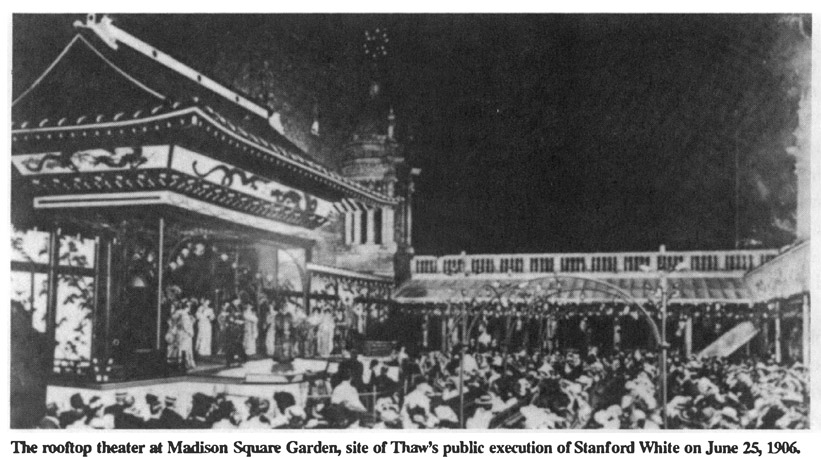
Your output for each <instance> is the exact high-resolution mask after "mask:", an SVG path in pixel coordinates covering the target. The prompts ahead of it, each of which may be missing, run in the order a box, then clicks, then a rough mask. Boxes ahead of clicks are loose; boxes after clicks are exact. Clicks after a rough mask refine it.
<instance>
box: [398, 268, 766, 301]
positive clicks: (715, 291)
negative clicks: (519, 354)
mask: <svg viewBox="0 0 821 458" xmlns="http://www.w3.org/2000/svg"><path fill="white" fill-rule="evenodd" d="M538 281H540V280H534V281H532V282H538ZM532 282H531V283H532ZM542 282H543V283H544V285H545V286H546V288H543V289H541V292H540V293H539V295H540V296H541V297H542V298H544V299H546V300H548V301H552V302H569V303H579V304H582V303H584V304H591V303H602V302H625V300H626V297H628V298H632V299H633V300H635V301H636V302H639V303H643V302H647V301H651V300H653V299H654V296H655V295H656V294H657V291H658V290H659V287H660V280H659V279H658V278H652V277H648V276H642V275H636V276H618V277H596V278H595V279H594V278H589V279H587V278H583V277H562V276H557V277H553V278H551V277H546V278H545V279H544V281H542ZM668 282H669V283H668V284H669V288H670V290H671V291H673V290H675V291H676V293H675V294H674V295H673V297H672V298H671V300H670V302H672V303H681V304H686V303H690V304H695V303H747V304H749V303H752V299H751V294H750V292H749V290H748V289H747V287H746V285H745V284H744V280H743V279H742V278H740V277H738V276H721V275H716V276H704V275H692V276H685V275H677V276H675V277H671V278H669V280H668ZM528 283H529V282H523V283H522V284H521V288H520V289H530V288H529V287H528V286H527V284H528ZM496 284H498V281H494V280H489V279H484V278H471V277H455V278H446V279H430V278H425V279H411V280H408V281H407V282H405V283H403V284H402V285H401V286H400V287H399V288H397V289H396V291H395V293H394V296H393V297H394V299H395V300H396V301H398V302H400V303H404V304H441V303H447V302H450V301H458V300H460V299H462V298H468V299H472V298H478V299H481V300H485V301H496V300H498V298H499V297H500V296H501V297H505V296H506V297H515V294H516V293H515V290H516V286H513V287H512V288H504V287H502V288H499V287H497V286H496ZM613 287H615V288H613ZM617 289H618V290H620V291H621V292H623V294H619V293H617V292H616V291H617ZM491 291H496V292H498V293H499V295H498V296H497V295H496V294H495V293H491ZM511 293H512V294H511Z"/></svg>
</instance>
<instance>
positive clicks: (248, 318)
mask: <svg viewBox="0 0 821 458" xmlns="http://www.w3.org/2000/svg"><path fill="white" fill-rule="evenodd" d="M242 318H243V320H245V325H244V326H245V329H244V332H243V334H242V346H243V347H244V348H245V354H246V355H247V356H253V355H256V354H257V337H258V336H259V328H257V323H258V322H259V318H257V314H256V313H254V307H253V306H252V305H251V304H248V305H246V306H245V312H244V313H243V314H242Z"/></svg>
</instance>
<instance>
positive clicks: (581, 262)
mask: <svg viewBox="0 0 821 458" xmlns="http://www.w3.org/2000/svg"><path fill="white" fill-rule="evenodd" d="M777 254H778V250H729V251H650V252H632V253H561V254H473V255H467V254H461V255H448V256H438V257H437V256H415V257H414V258H413V261H412V264H411V268H412V271H413V275H414V276H416V275H455V274H465V273H469V274H471V275H498V274H503V275H505V274H510V275H516V274H553V273H567V274H578V273H601V274H608V273H610V274H619V273H632V272H642V270H643V269H642V266H647V268H649V269H650V270H673V269H675V268H676V267H677V266H679V265H683V266H684V267H686V269H687V270H688V271H691V272H747V271H750V270H752V269H755V268H756V267H758V266H760V265H761V264H764V263H765V262H767V261H769V260H770V259H772V258H774V257H775V256H776V255H777Z"/></svg>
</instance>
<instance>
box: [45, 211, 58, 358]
mask: <svg viewBox="0 0 821 458" xmlns="http://www.w3.org/2000/svg"><path fill="white" fill-rule="evenodd" d="M60 236H61V231H60V228H59V227H57V226H55V227H54V228H52V230H51V233H50V235H49V239H48V280H47V281H48V283H47V284H46V342H48V345H49V347H48V348H49V350H48V351H49V359H50V360H51V363H52V366H51V367H49V368H48V373H49V374H51V373H53V370H54V350H55V348H56V345H57V343H56V339H55V335H56V328H57V289H58V288H59V286H60V282H59V278H58V274H57V266H58V265H59V263H60Z"/></svg>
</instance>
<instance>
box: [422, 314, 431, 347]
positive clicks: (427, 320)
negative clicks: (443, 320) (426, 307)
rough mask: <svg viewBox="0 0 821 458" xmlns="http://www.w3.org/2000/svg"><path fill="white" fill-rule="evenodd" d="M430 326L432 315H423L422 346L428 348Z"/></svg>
mask: <svg viewBox="0 0 821 458" xmlns="http://www.w3.org/2000/svg"><path fill="white" fill-rule="evenodd" d="M429 326H430V315H427V314H425V315H424V316H423V317H422V348H428V329H429Z"/></svg>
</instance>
